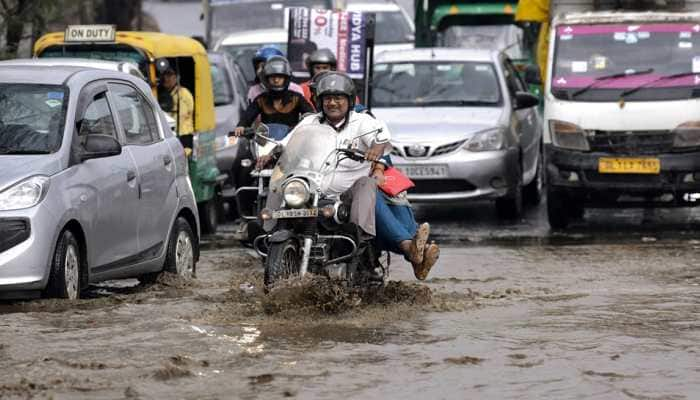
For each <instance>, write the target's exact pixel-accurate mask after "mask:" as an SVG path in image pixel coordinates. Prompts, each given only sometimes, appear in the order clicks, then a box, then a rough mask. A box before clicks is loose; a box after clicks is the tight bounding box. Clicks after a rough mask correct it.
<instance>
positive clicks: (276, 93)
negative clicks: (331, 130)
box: [234, 56, 314, 139]
mask: <svg viewBox="0 0 700 400" xmlns="http://www.w3.org/2000/svg"><path fill="white" fill-rule="evenodd" d="M291 79H292V69H291V67H290V65H289V61H287V59H286V58H284V57H282V56H273V57H270V58H269V59H268V60H267V62H266V63H265V67H263V72H262V80H261V82H262V83H264V84H265V87H266V89H267V91H265V92H263V93H261V94H259V95H258V96H257V97H256V98H255V99H254V100H253V102H252V103H251V104H250V106H248V108H247V109H246V111H245V112H244V113H243V115H242V116H241V120H240V121H239V122H238V127H236V129H235V131H234V135H235V136H241V135H243V132H244V129H245V128H246V127H248V126H251V125H252V124H253V122H255V120H256V118H257V117H258V116H260V121H261V122H262V123H264V124H282V125H286V126H287V127H289V128H290V129H291V128H292V127H294V126H295V125H296V124H297V123H298V122H299V121H300V120H301V117H302V116H303V115H304V114H306V113H310V112H313V111H314V110H313V108H312V107H311V104H309V103H308V102H307V101H306V99H304V96H303V95H301V94H299V93H298V92H294V91H291V90H290V83H291ZM284 133H285V134H286V132H284ZM277 139H281V137H278V138H277Z"/></svg>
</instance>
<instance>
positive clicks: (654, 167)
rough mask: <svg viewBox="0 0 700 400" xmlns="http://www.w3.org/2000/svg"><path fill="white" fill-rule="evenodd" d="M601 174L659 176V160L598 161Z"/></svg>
mask: <svg viewBox="0 0 700 400" xmlns="http://www.w3.org/2000/svg"><path fill="white" fill-rule="evenodd" d="M598 172H599V173H601V174H659V173H660V172H661V160H659V159H658V158H609V157H601V158H599V159H598Z"/></svg>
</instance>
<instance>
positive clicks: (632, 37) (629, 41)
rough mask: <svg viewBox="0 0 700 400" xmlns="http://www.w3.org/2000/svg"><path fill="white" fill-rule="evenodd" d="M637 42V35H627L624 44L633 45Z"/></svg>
mask: <svg viewBox="0 0 700 400" xmlns="http://www.w3.org/2000/svg"><path fill="white" fill-rule="evenodd" d="M638 41H639V40H637V35H636V34H634V33H628V34H627V37H626V38H625V43H627V44H635V43H637V42H638Z"/></svg>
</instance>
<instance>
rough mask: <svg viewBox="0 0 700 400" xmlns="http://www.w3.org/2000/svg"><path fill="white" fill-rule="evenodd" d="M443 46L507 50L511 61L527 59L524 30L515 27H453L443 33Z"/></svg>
mask: <svg viewBox="0 0 700 400" xmlns="http://www.w3.org/2000/svg"><path fill="white" fill-rule="evenodd" d="M442 44H443V46H445V47H466V48H470V49H497V50H504V49H505V53H506V54H507V55H508V58H510V59H511V60H519V59H522V58H524V57H525V55H524V54H523V53H524V52H523V30H522V28H520V27H518V26H515V25H485V26H458V25H453V26H450V27H449V28H447V29H446V30H445V31H444V32H443V33H442Z"/></svg>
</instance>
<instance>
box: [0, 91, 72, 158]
mask: <svg viewBox="0 0 700 400" xmlns="http://www.w3.org/2000/svg"><path fill="white" fill-rule="evenodd" d="M67 104H68V89H67V88H66V87H64V86H54V85H36V84H3V83H0V155H7V154H47V153H52V152H55V151H56V150H58V148H59V147H61V140H62V138H63V126H64V123H65V119H66V108H67Z"/></svg>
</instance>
